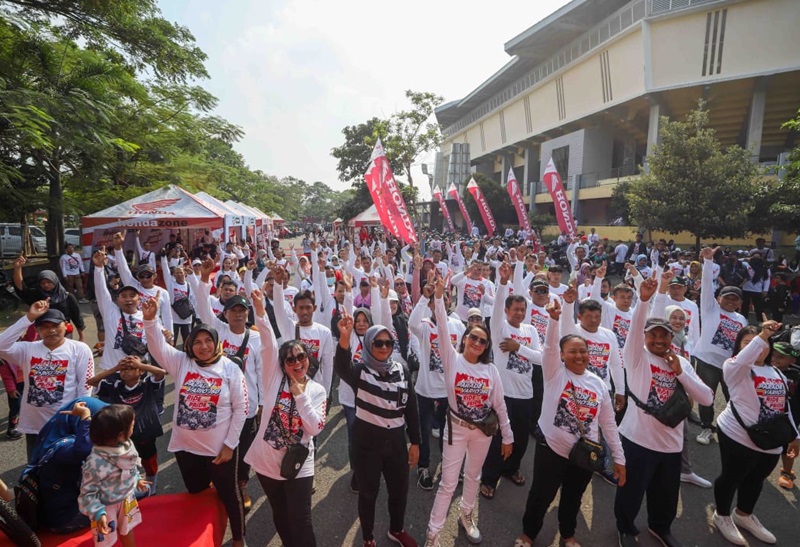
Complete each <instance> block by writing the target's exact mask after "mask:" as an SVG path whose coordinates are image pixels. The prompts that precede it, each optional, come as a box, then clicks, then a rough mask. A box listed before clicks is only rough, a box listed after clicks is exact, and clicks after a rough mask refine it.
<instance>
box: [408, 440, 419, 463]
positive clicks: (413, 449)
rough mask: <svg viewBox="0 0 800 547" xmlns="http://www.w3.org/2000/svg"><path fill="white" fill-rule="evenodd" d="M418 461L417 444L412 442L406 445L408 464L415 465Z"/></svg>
mask: <svg viewBox="0 0 800 547" xmlns="http://www.w3.org/2000/svg"><path fill="white" fill-rule="evenodd" d="M418 461H419V445H418V444H412V445H411V446H409V447H408V466H409V467H412V468H413V467H415V466H416V465H417V462H418Z"/></svg>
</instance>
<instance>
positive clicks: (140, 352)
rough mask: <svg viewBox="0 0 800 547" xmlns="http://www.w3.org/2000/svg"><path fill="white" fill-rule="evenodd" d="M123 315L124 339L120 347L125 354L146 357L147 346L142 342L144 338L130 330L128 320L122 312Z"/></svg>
mask: <svg viewBox="0 0 800 547" xmlns="http://www.w3.org/2000/svg"><path fill="white" fill-rule="evenodd" d="M120 316H121V317H122V341H121V343H120V349H122V351H123V352H124V353H125V355H135V356H136V357H144V356H145V355H147V346H146V345H145V344H144V342H142V339H141V338H139V337H138V336H136V335H133V334H131V333H130V332H129V331H128V322H127V321H125V315H124V314H123V313H122V312H120Z"/></svg>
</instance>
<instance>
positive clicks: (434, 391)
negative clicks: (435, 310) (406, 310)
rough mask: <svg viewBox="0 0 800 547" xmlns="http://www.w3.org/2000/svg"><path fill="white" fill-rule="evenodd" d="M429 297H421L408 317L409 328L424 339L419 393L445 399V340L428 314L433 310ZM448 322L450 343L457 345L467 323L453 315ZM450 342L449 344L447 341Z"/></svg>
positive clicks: (420, 358) (418, 378)
mask: <svg viewBox="0 0 800 547" xmlns="http://www.w3.org/2000/svg"><path fill="white" fill-rule="evenodd" d="M429 302H430V300H429V299H427V298H425V297H424V296H422V297H420V299H419V301H418V302H417V305H416V306H414V311H412V312H411V317H409V318H408V328H409V329H411V333H412V334H413V335H414V336H416V337H417V339H418V340H419V341H420V350H421V351H420V353H419V355H418V357H419V371H418V372H417V383H416V384H414V389H415V390H416V392H417V393H418V394H419V395H422V396H423V397H428V398H430V399H441V398H443V397H446V396H447V391H446V389H445V377H444V366H443V364H442V348H441V346H442V344H440V343H439V341H440V337H439V330H438V329H437V326H436V325H435V324H434V323H433V321H431V320H430V319H429V318H425V314H426V312H427V311H428V310H429V308H428V303H429ZM445 322H446V324H447V331H448V338H449V339H450V344H449V345H450V347H455V346H456V345H457V344H458V342H459V341H460V340H461V337H462V336H463V335H464V331H465V330H466V329H465V328H464V324H463V323H461V322H460V321H456V320H453V319H451V318H449V317H447V318H446V319H445ZM444 345H447V344H444Z"/></svg>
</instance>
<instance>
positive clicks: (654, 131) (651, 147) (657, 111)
mask: <svg viewBox="0 0 800 547" xmlns="http://www.w3.org/2000/svg"><path fill="white" fill-rule="evenodd" d="M663 110H664V109H663V108H662V106H661V103H660V102H656V103H655V104H652V105H650V120H649V123H648V126H647V156H645V158H644V172H645V173H649V172H650V168H649V166H648V162H647V158H648V157H649V156H650V154H652V153H653V152H654V151H655V149H656V147H657V146H658V145H659V143H660V138H659V134H658V130H659V124H660V121H661V116H663V115H664V112H663Z"/></svg>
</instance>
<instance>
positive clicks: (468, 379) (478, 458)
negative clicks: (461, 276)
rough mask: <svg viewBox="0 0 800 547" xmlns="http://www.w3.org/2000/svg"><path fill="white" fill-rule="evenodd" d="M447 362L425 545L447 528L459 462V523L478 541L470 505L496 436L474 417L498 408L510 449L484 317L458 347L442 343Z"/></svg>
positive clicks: (438, 308) (439, 297)
mask: <svg viewBox="0 0 800 547" xmlns="http://www.w3.org/2000/svg"><path fill="white" fill-rule="evenodd" d="M444 289H445V280H444V279H442V278H441V277H439V278H437V279H436V282H435V293H434V294H435V297H436V299H435V308H434V313H435V314H436V327H437V329H438V330H439V338H440V339H447V338H449V337H450V333H449V331H448V329H447V311H446V310H445V306H444V299H443V295H444ZM440 352H441V357H442V366H443V368H444V376H445V389H446V390H447V401H448V404H449V410H448V416H447V426H446V429H445V432H444V435H445V439H446V441H445V443H444V452H443V453H442V476H441V482H440V483H439V490H438V491H437V492H436V499H435V501H434V502H433V509H432V511H431V517H430V520H429V521H428V533H427V538H426V542H425V547H439V533H440V532H441V530H442V528H444V523H445V520H446V519H447V512H448V510H449V509H450V500H451V499H452V497H453V492H454V491H455V489H456V485H457V484H458V475H459V472H460V470H461V464H462V463H464V488H463V490H462V495H461V518H460V519H459V523H460V524H461V526H462V527H463V528H464V531H465V532H466V534H467V540H468V541H469V542H470V543H480V541H481V539H482V538H481V534H480V531H479V530H478V527H477V526H476V525H475V520H474V518H473V512H472V509H473V507H474V506H475V499H476V497H477V495H478V483H479V480H480V476H481V468H482V467H483V462H484V460H485V459H486V454H487V453H488V452H489V446H490V445H491V443H492V437H488V436H486V435H485V434H484V433H483V431H481V430H480V429H478V428H477V427H476V426H475V423H477V422H482V421H484V420H485V419H486V418H487V417H488V416H489V415H490V413H491V412H492V411H493V410H494V411H495V412H496V413H497V417H498V422H499V428H500V431H501V433H502V437H503V442H502V445H501V453H502V455H503V458H504V459H507V458H508V457H509V456H510V455H511V450H512V448H513V439H514V434H513V433H512V431H511V424H510V422H509V420H508V412H507V411H506V403H505V399H504V395H503V384H502V382H501V380H500V373H499V372H498V371H497V369H496V368H495V366H494V365H493V364H492V363H491V362H490V361H489V356H490V353H491V337H490V336H489V331H488V330H486V327H485V326H484V325H483V324H481V323H476V324H472V325H470V326H469V327H467V330H466V331H465V332H464V335H463V336H462V337H461V346H460V347H459V350H458V352H456V350H455V349H454V348H453V346H451V345H450V344H442V345H441V346H440Z"/></svg>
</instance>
